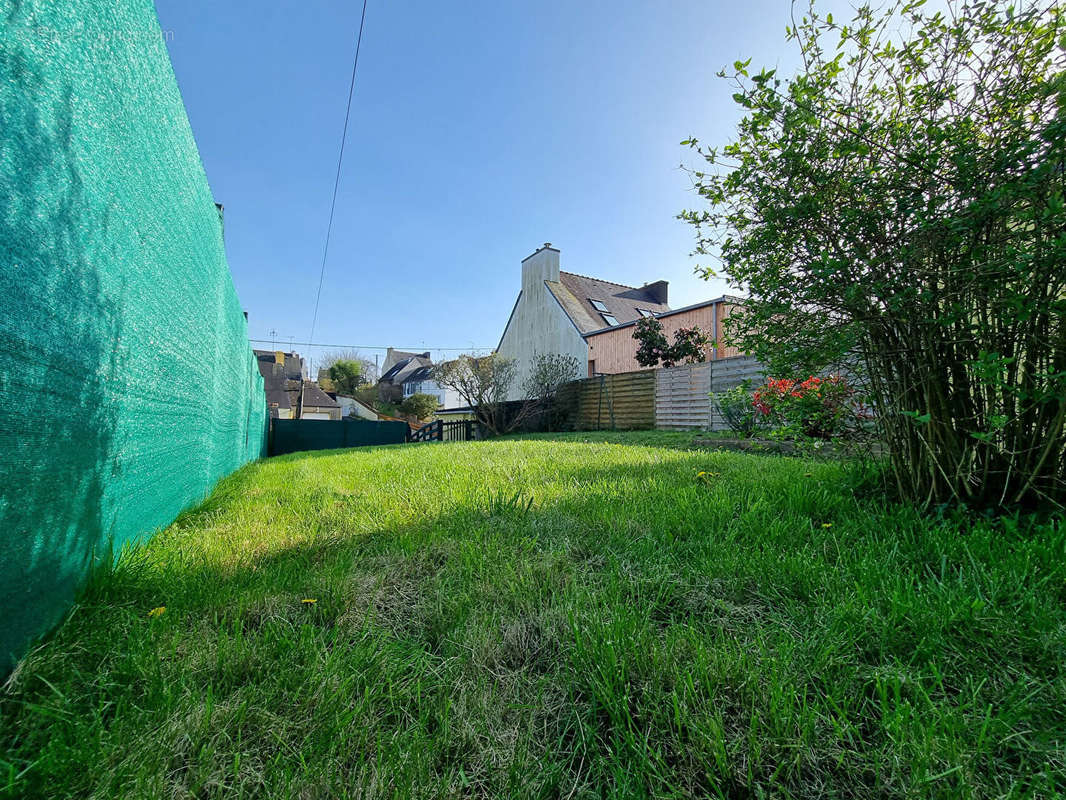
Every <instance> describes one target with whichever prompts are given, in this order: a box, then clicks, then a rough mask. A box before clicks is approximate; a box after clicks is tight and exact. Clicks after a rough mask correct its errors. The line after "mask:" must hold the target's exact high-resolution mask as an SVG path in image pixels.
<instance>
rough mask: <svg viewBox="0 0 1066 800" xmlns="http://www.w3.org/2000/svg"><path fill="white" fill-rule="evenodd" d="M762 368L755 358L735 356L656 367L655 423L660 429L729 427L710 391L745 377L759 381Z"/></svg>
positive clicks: (755, 381) (734, 383)
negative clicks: (676, 365) (677, 365)
mask: <svg viewBox="0 0 1066 800" xmlns="http://www.w3.org/2000/svg"><path fill="white" fill-rule="evenodd" d="M765 375H766V371H765V368H764V367H763V365H762V364H760V363H759V362H758V361H756V360H755V359H754V358H750V357H748V356H738V357H736V358H724V359H721V360H719V361H709V362H707V363H705V364H686V365H684V366H680V367H671V368H670V369H661V370H656V379H655V427H656V428H659V429H661V430H714V431H724V430H728V429H729V426H728V425H727V424H726V422H725V420H724V419H723V418H722V415H721V413H720V412H719V411H718V408H717V407H716V406H715V405H714V403H713V402H711V398H710V394H711V392H723V391H726V390H727V389H732V388H733V387H734V386H739V385H740V384H742V383H743V382H744V381H746V380H750V381H751V382H752V383H753V384H756V383H760V382H761V381H762V380H763V379H764V378H765Z"/></svg>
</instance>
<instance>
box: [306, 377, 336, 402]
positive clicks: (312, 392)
mask: <svg viewBox="0 0 1066 800" xmlns="http://www.w3.org/2000/svg"><path fill="white" fill-rule="evenodd" d="M303 393H304V397H303V407H304V408H307V407H308V406H313V407H315V408H340V407H341V406H340V403H338V402H337V401H336V400H334V399H333V398H332V397H330V396H329V395H328V394H326V393H325V392H323V391H322V389H321V388H320V387H319V385H318V384H317V383H315V382H313V381H304V385H303Z"/></svg>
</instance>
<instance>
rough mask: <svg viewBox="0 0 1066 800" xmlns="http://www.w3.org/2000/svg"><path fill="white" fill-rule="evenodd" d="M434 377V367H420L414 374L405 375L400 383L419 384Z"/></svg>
mask: <svg viewBox="0 0 1066 800" xmlns="http://www.w3.org/2000/svg"><path fill="white" fill-rule="evenodd" d="M432 377H433V367H419V368H418V369H416V370H415V371H414V372H411V373H409V374H408V375H405V376H404V377H403V379H402V380H401V381H400V383H418V382H419V381H428V380H430V379H431V378H432Z"/></svg>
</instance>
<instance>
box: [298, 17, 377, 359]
mask: <svg viewBox="0 0 1066 800" xmlns="http://www.w3.org/2000/svg"><path fill="white" fill-rule="evenodd" d="M366 4H367V0H363V13H362V15H361V16H360V17H359V36H358V37H357V38H356V40H355V58H354V59H353V61H352V80H351V83H350V84H349V86H348V107H347V109H346V110H345V112H344V131H343V132H342V133H341V151H340V155H339V156H338V157H337V177H336V178H334V180H333V200H332V201H331V202H330V204H329V224H328V225H327V226H326V246H325V247H324V248H323V250H322V268H321V269H320V270H319V273H318V292H316V294H315V313H314V315H313V316H312V317H311V335H310V336H308V337H307V338H308V340H310V341H314V338H315V325H316V324H318V305H319V303H320V302H321V300H322V282H323V280H325V277H326V256H328V255H329V239H330V235H331V234H332V233H333V215H334V213H335V212H336V210H337V189H338V188H339V187H340V185H341V165H342V164H343V163H344V144H345V142H346V141H347V139H348V120H349V119H350V118H351V115H352V95H354V94H355V72H356V70H357V69H358V68H359V50H360V48H361V47H362V45H363V24H364V23H365V22H366Z"/></svg>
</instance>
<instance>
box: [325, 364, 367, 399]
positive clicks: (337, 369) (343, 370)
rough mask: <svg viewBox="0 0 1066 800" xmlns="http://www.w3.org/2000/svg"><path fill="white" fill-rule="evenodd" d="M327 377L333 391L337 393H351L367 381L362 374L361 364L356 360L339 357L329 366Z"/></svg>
mask: <svg viewBox="0 0 1066 800" xmlns="http://www.w3.org/2000/svg"><path fill="white" fill-rule="evenodd" d="M329 379H330V381H331V382H332V383H333V388H334V391H336V392H338V393H339V394H344V395H352V394H354V393H355V392H356V390H358V389H359V387H360V386H363V385H364V384H366V383H367V379H366V377H365V376H364V375H363V365H362V364H360V363H359V362H358V361H352V360H349V359H340V360H338V361H334V362H333V363H332V364H330V366H329Z"/></svg>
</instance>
